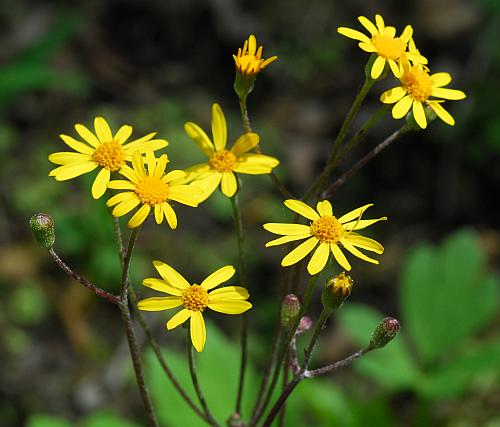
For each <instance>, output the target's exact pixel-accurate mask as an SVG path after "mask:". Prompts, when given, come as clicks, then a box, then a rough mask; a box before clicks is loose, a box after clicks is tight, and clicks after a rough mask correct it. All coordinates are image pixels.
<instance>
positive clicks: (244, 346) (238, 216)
mask: <svg viewBox="0 0 500 427" xmlns="http://www.w3.org/2000/svg"><path fill="white" fill-rule="evenodd" d="M238 188H240V182H239V180H238ZM230 200H231V206H232V208H233V217H234V224H235V227H236V237H237V240H238V260H239V267H240V281H241V282H242V285H243V286H248V277H247V265H246V259H245V230H244V228H243V217H242V213H241V207H240V198H239V192H237V193H236V194H235V195H234V196H233V197H232V198H231V199H230ZM240 341H241V361H240V374H239V380H238V391H237V394H236V405H235V412H237V413H238V414H240V415H241V401H242V399H243V390H244V385H245V373H246V366H247V359H248V316H247V314H246V313H244V314H243V317H242V320H241V340H240Z"/></svg>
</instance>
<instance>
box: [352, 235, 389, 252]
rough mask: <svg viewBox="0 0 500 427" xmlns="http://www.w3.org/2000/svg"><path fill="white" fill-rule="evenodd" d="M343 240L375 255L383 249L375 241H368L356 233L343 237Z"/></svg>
mask: <svg viewBox="0 0 500 427" xmlns="http://www.w3.org/2000/svg"><path fill="white" fill-rule="evenodd" d="M344 239H345V240H348V241H349V243H351V244H352V245H353V246H356V247H358V248H361V249H365V250H367V251H372V252H375V253H377V254H381V253H383V252H384V247H383V246H382V245H381V244H380V243H379V242H377V241H376V240H373V239H369V238H368V237H364V236H361V235H359V234H358V233H349V234H346V235H345V236H344Z"/></svg>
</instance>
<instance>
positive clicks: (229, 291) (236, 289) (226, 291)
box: [208, 286, 250, 303]
mask: <svg viewBox="0 0 500 427" xmlns="http://www.w3.org/2000/svg"><path fill="white" fill-rule="evenodd" d="M249 296H250V295H249V293H248V291H247V290H246V289H245V288H243V287H241V286H224V287H222V288H219V289H215V290H213V291H212V292H210V294H209V295H208V302H209V303H211V302H216V301H217V302H218V301H223V300H226V301H227V300H238V299H241V300H245V299H247V298H248V297H249Z"/></svg>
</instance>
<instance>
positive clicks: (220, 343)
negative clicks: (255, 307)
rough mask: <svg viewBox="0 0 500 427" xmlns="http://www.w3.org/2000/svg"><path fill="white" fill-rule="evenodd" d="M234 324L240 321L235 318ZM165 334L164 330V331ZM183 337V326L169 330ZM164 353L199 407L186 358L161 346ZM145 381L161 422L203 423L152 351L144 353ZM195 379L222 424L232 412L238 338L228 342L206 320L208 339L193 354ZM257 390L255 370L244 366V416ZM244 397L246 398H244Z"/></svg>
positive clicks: (174, 425)
mask: <svg viewBox="0 0 500 427" xmlns="http://www.w3.org/2000/svg"><path fill="white" fill-rule="evenodd" d="M232 320H233V322H235V326H236V325H238V326H239V323H240V321H241V319H240V318H239V317H234V318H233V319H232ZM238 330H239V328H235V332H236V331H238ZM166 333H167V332H166ZM168 334H177V335H178V336H179V337H180V338H181V340H182V341H184V340H185V335H186V330H184V329H183V328H182V327H179V328H176V329H174V330H173V331H169V332H168ZM163 354H164V356H165V359H166V360H167V363H168V365H169V366H170V368H171V369H172V371H173V373H174V374H175V376H176V377H177V379H178V381H179V383H180V384H181V385H182V386H183V388H184V390H186V391H187V393H188V395H189V396H190V397H191V398H192V400H193V401H194V402H195V403H196V404H197V405H198V406H199V403H198V399H197V397H196V396H195V393H194V389H193V385H192V382H191V377H190V375H189V368H188V360H187V356H186V354H185V353H177V352H175V351H172V350H170V349H166V348H165V349H164V350H163ZM146 361H147V377H148V384H149V386H150V389H151V393H152V396H153V399H154V404H155V409H156V411H157V415H158V420H159V422H160V425H168V426H169V427H177V426H179V427H186V426H196V425H202V424H203V422H202V421H201V419H200V418H199V417H198V416H197V415H196V414H195V413H194V412H193V411H192V410H191V408H190V407H189V406H188V405H187V404H186V403H185V402H184V400H183V399H182V398H181V397H180V396H179V394H178V393H177V391H176V390H175V389H174V387H173V386H172V384H171V383H170V381H168V379H167V378H166V375H165V374H164V372H163V370H162V368H161V366H160V365H159V363H158V361H157V360H156V357H155V355H154V354H153V353H151V352H149V353H148V354H147V356H146ZM196 363H197V368H198V378H199V381H200V385H201V387H202V390H203V392H204V394H205V398H206V400H207V403H208V406H209V407H210V410H211V411H212V414H213V415H214V417H215V418H216V419H217V420H218V421H219V422H220V423H221V424H225V422H226V419H227V418H228V416H229V415H230V414H231V413H232V412H233V411H234V405H235V402H236V390H237V382H238V375H239V363H240V350H239V346H238V340H236V339H235V340H232V341H229V340H228V338H227V337H226V336H224V335H223V334H222V332H221V331H220V330H219V329H218V328H217V327H216V326H215V324H213V323H211V322H207V342H206V345H205V349H204V350H203V352H202V353H199V354H196ZM256 393H257V381H256V375H255V371H254V370H253V369H252V366H251V365H247V381H246V386H245V391H244V399H243V409H242V410H243V415H244V416H247V415H248V414H249V413H250V410H251V404H252V403H253V399H254V397H255V395H256ZM245 397H246V398H245Z"/></svg>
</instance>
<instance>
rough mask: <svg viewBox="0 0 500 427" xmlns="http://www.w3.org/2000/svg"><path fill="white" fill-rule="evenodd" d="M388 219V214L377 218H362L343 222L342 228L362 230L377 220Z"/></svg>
mask: <svg viewBox="0 0 500 427" xmlns="http://www.w3.org/2000/svg"><path fill="white" fill-rule="evenodd" d="M385 220H387V217H386V216H383V217H381V218H377V219H362V220H361V221H352V222H348V223H347V224H342V228H343V229H344V230H347V231H349V230H361V229H363V228H365V227H368V226H370V225H372V224H375V223H376V222H379V221H385Z"/></svg>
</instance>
